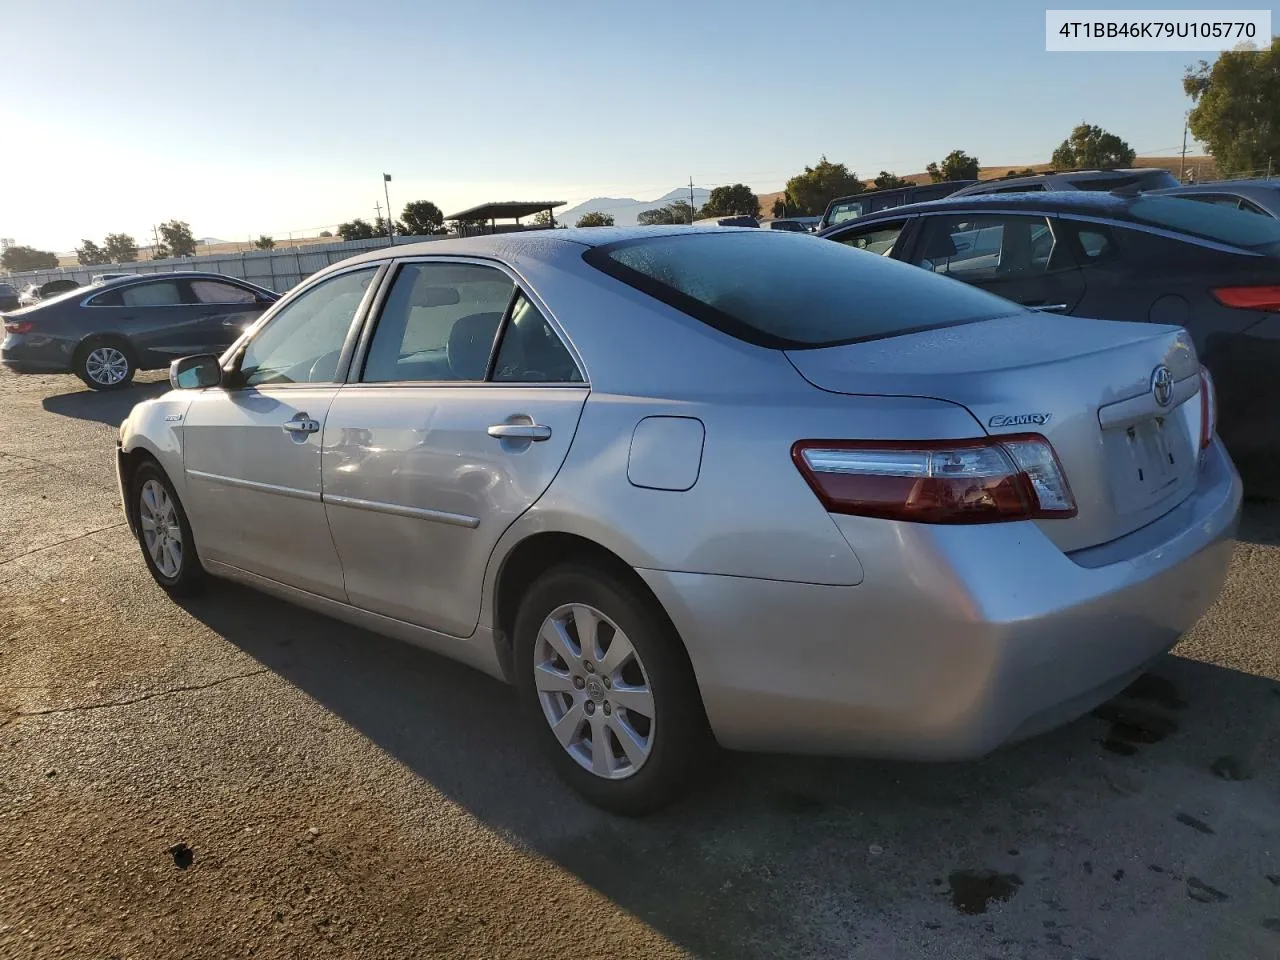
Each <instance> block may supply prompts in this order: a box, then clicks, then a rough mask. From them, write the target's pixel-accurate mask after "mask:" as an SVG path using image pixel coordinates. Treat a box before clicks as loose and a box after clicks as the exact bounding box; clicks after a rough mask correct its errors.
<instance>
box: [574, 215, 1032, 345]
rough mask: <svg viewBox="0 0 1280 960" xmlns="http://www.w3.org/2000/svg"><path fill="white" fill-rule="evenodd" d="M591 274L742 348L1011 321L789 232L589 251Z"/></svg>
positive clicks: (657, 240) (987, 303)
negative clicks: (594, 272) (647, 298)
mask: <svg viewBox="0 0 1280 960" xmlns="http://www.w3.org/2000/svg"><path fill="white" fill-rule="evenodd" d="M584 256H585V259H586V261H587V262H588V263H590V264H591V265H592V266H594V267H596V268H597V269H599V270H603V271H604V272H605V273H608V274H609V275H610V276H613V277H616V278H617V279H619V280H622V281H623V282H624V283H627V284H629V285H631V286H633V287H635V288H636V289H638V290H641V291H643V292H645V293H647V294H649V295H650V296H652V297H654V298H655V299H657V300H661V301H662V302H663V303H666V304H668V305H670V306H673V307H675V308H677V309H679V310H682V311H684V312H685V313H687V314H689V315H690V316H692V317H696V318H697V319H699V320H701V321H703V322H704V323H707V324H709V325H710V326H713V327H715V328H717V329H719V330H722V331H724V332H725V333H728V334H731V335H733V336H735V337H737V338H739V339H740V340H745V341H747V342H749V343H755V344H758V345H760V346H765V347H774V348H778V349H796V348H803V347H826V346H835V345H837V344H841V343H853V342H856V341H859V340H873V339H878V338H880V337H892V336H897V335H899V334H904V333H910V332H914V331H917V330H928V329H933V328H935V327H946V326H954V325H956V324H961V323H972V322H974V321H976V320H986V319H990V318H991V317H997V316H1007V315H1008V314H1011V313H1017V312H1019V311H1021V310H1022V309H1023V308H1021V307H1019V306H1018V305H1017V304H1014V303H1011V302H1010V301H1008V300H1005V299H1003V298H1001V297H997V296H994V295H993V294H989V293H986V292H984V291H982V290H979V289H977V288H976V287H971V286H969V285H967V284H963V283H959V282H957V281H954V280H948V279H946V278H945V277H940V276H937V275H935V274H932V273H929V272H928V271H925V270H921V269H919V268H918V267H914V266H910V265H908V264H905V263H899V262H898V261H896V260H890V259H887V258H885V257H880V256H875V255H873V254H868V253H864V252H863V251H861V250H854V249H852V248H850V247H847V246H845V245H844V244H840V243H828V242H821V243H815V242H814V240H813V238H811V237H804V236H797V235H795V234H792V233H787V232H785V231H781V230H778V231H773V230H752V231H745V230H744V231H732V232H729V231H717V232H715V233H712V232H698V233H689V234H678V235H674V234H673V235H667V236H661V237H653V238H644V239H641V240H630V241H622V242H621V243H614V244H608V245H606V246H602V247H596V248H595V249H593V250H589V251H588V252H587V253H586V254H585V255H584Z"/></svg>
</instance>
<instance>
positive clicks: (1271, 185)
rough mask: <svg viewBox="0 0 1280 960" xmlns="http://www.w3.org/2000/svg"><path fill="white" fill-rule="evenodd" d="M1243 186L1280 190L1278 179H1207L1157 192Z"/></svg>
mask: <svg viewBox="0 0 1280 960" xmlns="http://www.w3.org/2000/svg"><path fill="white" fill-rule="evenodd" d="M1245 188H1250V189H1257V190H1280V180H1277V179H1271V180H1207V181H1204V182H1202V183H1183V184H1180V185H1178V186H1176V187H1165V188H1164V189H1163V190H1160V191H1152V192H1159V193H1217V192H1218V191H1220V190H1241V189H1245Z"/></svg>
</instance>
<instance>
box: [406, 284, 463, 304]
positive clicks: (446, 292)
mask: <svg viewBox="0 0 1280 960" xmlns="http://www.w3.org/2000/svg"><path fill="white" fill-rule="evenodd" d="M460 299H461V298H460V297H459V296H458V288H457V287H419V288H418V289H416V290H414V291H413V299H412V301H410V304H409V305H410V306H412V307H451V306H453V305H454V304H455V303H458V302H459V300H460Z"/></svg>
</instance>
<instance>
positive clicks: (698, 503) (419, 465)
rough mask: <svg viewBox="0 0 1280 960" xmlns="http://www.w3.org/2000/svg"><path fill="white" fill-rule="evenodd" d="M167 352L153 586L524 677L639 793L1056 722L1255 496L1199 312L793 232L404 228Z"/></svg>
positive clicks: (1208, 591)
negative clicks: (257, 315)
mask: <svg viewBox="0 0 1280 960" xmlns="http://www.w3.org/2000/svg"><path fill="white" fill-rule="evenodd" d="M170 376H171V381H172V384H173V387H174V389H173V390H172V391H171V392H169V393H167V394H166V395H164V396H161V397H158V398H156V399H152V400H147V401H145V402H143V403H141V404H139V405H138V406H137V407H135V408H134V410H133V411H132V413H131V414H130V415H129V418H128V419H127V420H126V421H125V423H124V424H123V425H122V427H121V430H120V441H119V453H118V471H119V478H120V486H121V492H122V495H123V498H124V503H125V505H126V515H127V517H128V521H129V524H130V526H131V527H132V529H133V531H134V532H135V534H136V535H137V537H138V539H139V541H140V543H141V545H142V553H143V557H144V558H145V560H146V563H147V565H148V567H149V568H150V570H151V573H152V575H153V576H154V577H155V579H156V580H157V581H158V582H159V584H160V585H161V586H162V587H164V588H165V589H166V590H168V591H169V592H170V593H172V594H174V595H181V594H184V593H187V592H188V591H191V590H193V589H195V588H197V587H198V586H199V585H200V584H201V581H202V580H203V579H204V577H205V576H206V575H207V574H213V575H216V576H219V577H225V578H229V579H232V580H237V581H240V582H242V583H245V584H249V585H250V586H253V587H257V588H259V589H262V590H266V591H270V592H272V593H275V594H278V595H280V596H283V597H286V598H288V599H290V600H292V601H295V602H296V603H299V604H302V605H305V606H308V607H311V608H314V609H317V610H320V611H323V612H325V613H328V614H331V615H333V616H336V617H340V618H343V619H345V620H347V621H349V622H351V623H353V624H358V625H360V626H363V627H367V628H369V629H372V630H375V631H380V632H382V633H386V634H390V635H392V636H396V637H400V638H403V639H405V640H408V641H410V642H413V643H417V644H420V645H421V646H423V647H426V648H428V649H430V650H433V651H435V652H437V653H440V654H443V655H445V656H449V657H453V658H455V659H458V660H461V661H463V662H465V663H468V664H471V665H473V666H475V667H477V668H478V669H480V670H483V671H485V672H487V673H490V674H492V675H493V676H495V677H499V678H502V679H504V680H507V681H509V682H510V683H511V684H513V685H514V686H515V687H516V688H517V690H518V692H519V695H520V699H521V701H522V703H523V705H524V708H525V713H524V715H525V717H526V718H527V722H528V723H529V724H531V725H533V727H535V728H536V730H537V733H536V736H537V737H538V738H539V739H540V740H541V741H543V743H544V745H545V747H546V749H547V751H548V754H549V756H550V758H551V761H552V762H553V763H554V764H555V765H556V767H557V769H558V770H559V772H560V773H561V774H562V775H563V776H564V777H565V778H566V779H567V780H568V781H569V783H570V784H572V786H573V787H575V788H576V789H577V790H579V791H580V792H581V793H582V794H584V795H585V796H586V797H588V798H589V799H590V800H592V801H594V802H595V803H598V804H600V805H601V806H605V807H608V808H610V809H613V810H617V811H622V812H629V813H637V812H642V811H645V810H649V809H652V808H654V807H656V806H658V805H660V804H662V803H665V802H667V801H669V800H670V799H672V798H673V797H674V796H675V795H676V794H678V793H679V792H680V791H681V789H683V788H684V787H685V786H687V785H688V784H689V783H690V782H692V781H693V780H694V779H695V777H696V775H697V774H698V773H699V772H700V771H701V770H702V769H704V768H705V766H706V764H705V760H706V759H707V758H708V756H709V754H710V752H711V751H712V750H713V748H714V747H715V745H716V744H717V743H718V744H720V745H723V746H725V747H730V748H735V749H746V750H784V751H805V752H822V753H833V754H846V755H870V756H882V757H897V758H914V759H933V760H941V759H956V758H966V757H977V756H980V755H982V754H984V753H986V752H988V751H990V750H992V749H994V748H996V747H998V746H999V745H1001V744H1003V743H1006V742H1009V741H1012V740H1017V739H1020V738H1023V737H1027V736H1030V735H1032V734H1035V733H1037V732H1039V731H1042V730H1045V729H1048V728H1050V727H1053V726H1055V725H1058V724H1061V723H1064V722H1066V721H1068V720H1070V719H1072V718H1074V717H1076V716H1078V715H1080V714H1082V713H1084V712H1085V711H1087V710H1089V709H1090V708H1092V707H1093V706H1095V705H1096V704H1098V703H1100V702H1101V701H1103V700H1105V699H1107V698H1109V697H1111V696H1112V695H1113V694H1115V693H1116V692H1118V691H1119V690H1120V689H1122V688H1123V687H1124V686H1126V685H1127V684H1128V683H1130V682H1131V681H1132V680H1133V679H1134V678H1135V677H1136V676H1138V675H1139V674H1140V673H1141V672H1142V671H1143V670H1144V669H1145V668H1146V667H1147V665H1148V664H1150V663H1151V662H1152V661H1153V660H1154V659H1156V658H1158V657H1159V656H1160V655H1161V654H1163V653H1164V652H1165V651H1167V650H1168V649H1169V648H1170V647H1171V646H1172V645H1173V644H1174V642H1175V641H1176V640H1177V639H1178V637H1179V635H1180V634H1181V633H1183V632H1184V631H1186V630H1187V629H1188V628H1189V627H1190V626H1191V625H1192V624H1194V623H1195V622H1196V620H1197V619H1198V618H1199V617H1200V615H1201V614H1202V613H1203V612H1204V610H1205V609H1206V608H1207V607H1208V606H1209V605H1210V604H1211V603H1212V602H1213V600H1214V598H1215V596H1216V595H1217V593H1218V591H1219V589H1220V587H1221V585H1222V583H1223V580H1224V578H1225V575H1226V570H1227V563H1228V558H1229V555H1230V553H1231V538H1232V534H1233V532H1234V529H1235V524H1236V522H1237V520H1238V515H1239V508H1240V494H1241V490H1240V481H1239V478H1238V476H1237V474H1236V471H1235V468H1234V466H1233V465H1232V463H1231V461H1230V459H1229V458H1228V456H1227V454H1226V453H1225V452H1224V450H1223V448H1222V446H1221V444H1220V443H1219V442H1218V440H1217V439H1216V435H1215V431H1214V422H1215V413H1214V404H1213V393H1212V387H1211V384H1210V382H1209V380H1208V377H1207V374H1206V373H1205V372H1204V371H1203V370H1202V368H1201V366H1200V363H1199V362H1198V360H1197V357H1196V354H1195V350H1194V348H1193V347H1192V345H1191V343H1190V341H1189V339H1188V337H1187V335H1186V334H1185V333H1184V332H1183V331H1182V330H1181V329H1179V328H1177V327H1168V326H1159V325H1153V324H1145V323H1116V322H1103V321H1094V320H1086V319H1079V318H1075V317H1062V316H1053V315H1046V314H1043V313H1037V312H1034V311H1028V310H1026V309H1024V308H1022V307H1019V306H1017V305H1015V304H1013V303H1010V302H1009V301H1006V300H1003V299H1000V298H998V297H994V296H991V295H990V294H987V293H984V292H982V291H979V290H977V289H974V288H972V287H969V286H966V285H963V284H961V283H958V282H955V281H953V280H949V279H947V278H945V277H941V276H936V275H933V274H930V273H928V272H926V271H923V270H918V269H916V268H913V267H911V266H908V265H906V264H901V263H897V262H895V261H892V260H888V259H885V258H883V257H876V256H873V255H870V254H866V253H864V252H861V251H857V250H853V249H850V248H848V247H845V246H842V245H840V244H836V243H815V242H814V241H813V239H812V238H811V237H805V236H799V235H791V234H789V233H786V232H783V231H764V230H736V229H725V228H720V229H712V230H699V229H693V228H689V227H683V228H681V227H674V228H648V229H644V228H640V229H630V230H626V229H616V230H615V229H610V228H598V229H588V230H563V231H542V232H530V233H523V234H514V235H503V236H494V237H480V238H470V239H463V240H442V241H436V242H430V243H424V244H415V245H409V246H402V247H392V248H389V249H383V250H378V251H374V252H371V253H369V254H366V255H364V256H360V257H356V258H353V259H351V260H347V261H345V262H343V263H341V264H337V265H335V266H334V267H332V268H330V269H328V270H325V271H324V272H322V273H320V274H317V275H316V276H314V277H312V278H311V279H310V280H308V281H307V282H306V283H304V284H302V285H301V286H299V287H298V288H297V289H295V290H294V291H293V292H291V293H290V294H289V295H287V296H286V297H284V299H282V300H281V301H280V302H279V303H278V304H276V305H275V306H274V307H273V308H272V309H271V310H269V311H268V312H267V313H266V314H265V315H264V316H263V317H262V319H261V320H260V321H258V323H257V324H256V325H255V326H254V327H253V328H252V329H251V330H249V331H248V332H247V333H246V334H245V335H244V336H243V337H242V338H241V340H240V341H239V342H237V343H236V344H235V345H234V346H232V347H231V348H230V349H229V350H228V351H227V352H226V353H225V354H223V355H222V356H221V357H193V358H187V359H184V360H180V361H177V362H175V364H174V365H173V369H172V370H171V374H170ZM423 735H424V736H430V731H423Z"/></svg>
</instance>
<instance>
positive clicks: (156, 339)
mask: <svg viewBox="0 0 1280 960" xmlns="http://www.w3.org/2000/svg"><path fill="white" fill-rule="evenodd" d="M87 307H89V308H91V310H92V312H91V314H90V318H91V321H92V323H93V327H94V329H93V331H92V332H94V333H118V334H121V335H123V336H125V337H127V338H128V339H129V342H130V343H131V344H133V346H134V347H135V349H137V350H138V351H140V353H141V356H140V358H139V359H140V360H141V362H142V363H143V364H144V365H146V366H154V365H159V364H166V363H168V362H169V361H170V360H173V359H175V358H177V357H183V356H188V355H190V354H193V353H199V352H201V350H200V348H201V346H202V345H203V343H204V336H203V334H202V333H201V332H200V310H199V307H198V305H196V304H195V303H192V302H191V297H190V293H189V291H188V290H187V281H186V280H185V279H182V278H175V277H165V276H164V275H163V274H161V275H159V276H158V277H156V278H155V279H149V280H143V281H141V282H138V283H129V284H125V285H124V286H120V287H114V288H112V289H110V290H104V291H103V292H102V293H100V294H98V295H97V296H95V297H92V298H91V299H90V300H89V301H88V303H87Z"/></svg>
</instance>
